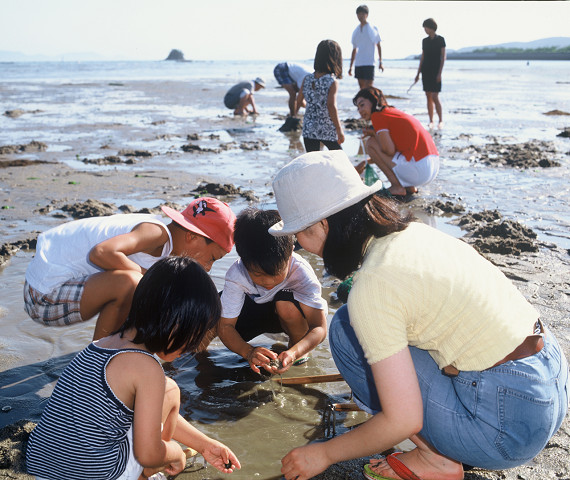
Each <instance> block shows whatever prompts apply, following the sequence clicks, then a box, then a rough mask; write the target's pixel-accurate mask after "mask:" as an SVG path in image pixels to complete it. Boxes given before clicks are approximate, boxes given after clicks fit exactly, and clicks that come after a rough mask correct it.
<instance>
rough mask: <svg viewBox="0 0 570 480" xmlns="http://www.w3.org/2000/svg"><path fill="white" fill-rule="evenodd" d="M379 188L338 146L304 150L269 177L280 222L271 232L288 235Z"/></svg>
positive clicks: (380, 184) (378, 184) (380, 185)
mask: <svg viewBox="0 0 570 480" xmlns="http://www.w3.org/2000/svg"><path fill="white" fill-rule="evenodd" d="M381 188H382V182H381V181H378V182H376V183H375V184H374V185H372V186H370V187H368V186H366V185H365V184H364V182H363V181H362V179H361V178H360V175H359V174H358V172H357V171H356V169H355V168H354V166H353V165H352V163H351V162H350V160H349V158H348V156H347V155H346V153H344V152H343V151H342V150H330V151H329V150H324V151H318V152H310V153H305V154H303V155H301V156H299V157H297V158H296V159H295V160H292V161H291V162H289V163H288V164H287V165H285V166H284V167H283V168H282V169H281V170H279V172H278V173H277V176H276V177H275V180H273V191H274V192H275V199H276V200H277V210H278V211H279V214H280V215H281V218H282V220H281V222H279V223H276V224H275V225H273V226H272V227H271V228H269V233H270V234H271V235H274V236H277V237H279V236H283V235H290V234H293V233H297V232H300V231H302V230H305V228H308V227H310V226H311V225H314V224H315V223H317V222H319V221H320V220H323V219H324V218H327V217H329V216H330V215H332V214H333V213H337V212H340V211H341V210H343V209H345V208H346V207H349V206H351V205H354V204H355V203H358V202H359V201H360V200H362V199H364V198H366V197H368V196H369V195H372V194H373V193H375V192H377V191H378V190H380V189H381Z"/></svg>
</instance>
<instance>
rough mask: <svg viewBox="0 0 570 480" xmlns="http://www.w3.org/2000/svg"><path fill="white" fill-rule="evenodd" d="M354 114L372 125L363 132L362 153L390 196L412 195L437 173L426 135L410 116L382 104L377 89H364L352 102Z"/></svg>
mask: <svg viewBox="0 0 570 480" xmlns="http://www.w3.org/2000/svg"><path fill="white" fill-rule="evenodd" d="M353 103H354V105H356V107H357V108H358V113H360V116H361V117H362V118H363V119H364V120H368V121H371V122H372V126H373V128H366V129H364V130H363V134H364V136H365V137H369V138H368V140H367V141H366V152H367V153H368V155H370V159H371V161H372V162H373V163H375V164H376V165H377V166H378V168H380V170H382V172H383V173H384V175H386V177H387V178H388V180H389V182H390V188H389V189H388V190H389V192H390V194H391V195H394V196H401V195H406V194H410V193H416V192H417V191H418V190H417V188H416V187H419V186H420V185H426V184H428V183H430V182H431V181H432V180H433V179H434V178H435V177H436V176H437V172H438V171H439V153H438V151H437V148H436V146H435V144H434V143H433V139H432V138H431V135H430V134H429V132H428V131H427V130H426V129H425V128H424V127H423V126H422V124H421V123H420V122H419V121H418V120H417V119H416V118H414V117H412V116H411V115H408V114H407V113H404V112H402V111H401V110H398V109H397V108H394V107H392V106H390V105H388V102H386V97H384V94H383V93H382V91H381V90H379V89H377V88H374V87H367V88H363V89H362V90H360V91H359V92H358V93H357V94H356V96H355V97H354V99H353Z"/></svg>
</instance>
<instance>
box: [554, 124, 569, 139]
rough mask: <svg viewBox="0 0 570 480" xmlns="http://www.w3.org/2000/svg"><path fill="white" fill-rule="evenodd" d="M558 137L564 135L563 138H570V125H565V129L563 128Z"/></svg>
mask: <svg viewBox="0 0 570 480" xmlns="http://www.w3.org/2000/svg"><path fill="white" fill-rule="evenodd" d="M556 136H557V137H562V138H570V127H565V128H564V130H562V131H561V132H560V133H559V134H558V135H556Z"/></svg>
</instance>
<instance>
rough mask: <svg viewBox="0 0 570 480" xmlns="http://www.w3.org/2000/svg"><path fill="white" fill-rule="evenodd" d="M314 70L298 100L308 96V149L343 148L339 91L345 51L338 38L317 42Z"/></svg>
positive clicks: (305, 128)
mask: <svg viewBox="0 0 570 480" xmlns="http://www.w3.org/2000/svg"><path fill="white" fill-rule="evenodd" d="M314 69H315V71H314V73H310V74H309V75H307V76H306V77H305V79H304V80H303V86H302V87H301V91H300V92H299V96H298V97H297V102H302V101H303V99H305V100H306V102H307V106H306V107H305V116H304V118H303V142H304V143H305V149H306V150H307V152H313V151H315V150H320V149H321V143H322V144H323V145H324V146H325V147H327V148H328V149H329V150H340V149H341V146H340V144H341V143H343V142H344V132H343V130H342V125H341V124H340V120H339V118H338V108H337V105H336V95H337V92H338V80H339V79H341V78H342V51H341V49H340V45H339V44H338V43H336V42H335V41H334V40H323V41H322V42H320V43H319V45H318V46H317V53H316V54H315V61H314Z"/></svg>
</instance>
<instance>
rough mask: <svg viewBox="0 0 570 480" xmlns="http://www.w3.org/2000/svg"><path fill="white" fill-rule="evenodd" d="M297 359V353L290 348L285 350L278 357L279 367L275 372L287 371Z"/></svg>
mask: <svg viewBox="0 0 570 480" xmlns="http://www.w3.org/2000/svg"><path fill="white" fill-rule="evenodd" d="M295 360H296V357H295V354H294V353H293V352H291V351H290V350H285V351H284V352H281V353H280V354H279V357H277V360H276V364H277V368H275V370H274V371H273V373H285V372H286V371H287V370H289V368H290V367H291V365H293V362H294V361H295Z"/></svg>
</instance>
